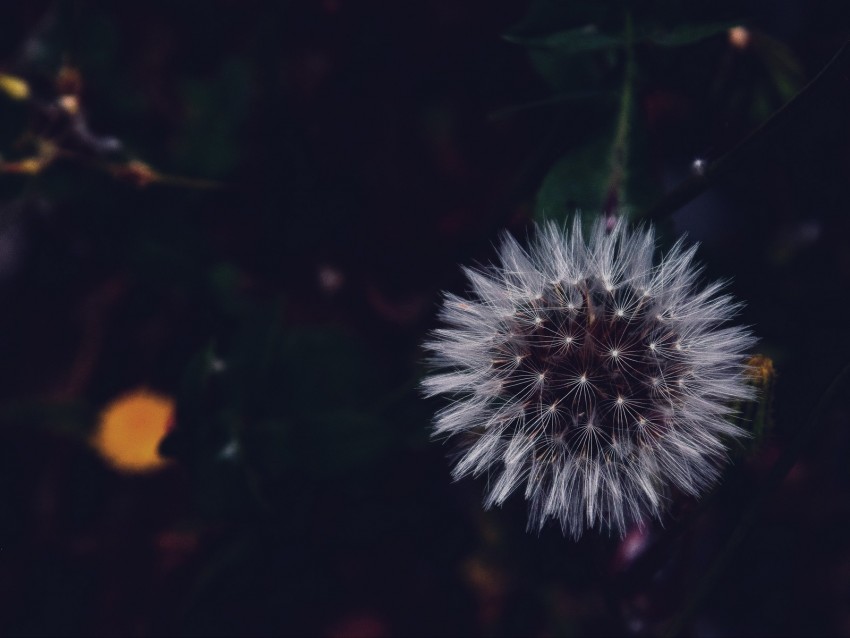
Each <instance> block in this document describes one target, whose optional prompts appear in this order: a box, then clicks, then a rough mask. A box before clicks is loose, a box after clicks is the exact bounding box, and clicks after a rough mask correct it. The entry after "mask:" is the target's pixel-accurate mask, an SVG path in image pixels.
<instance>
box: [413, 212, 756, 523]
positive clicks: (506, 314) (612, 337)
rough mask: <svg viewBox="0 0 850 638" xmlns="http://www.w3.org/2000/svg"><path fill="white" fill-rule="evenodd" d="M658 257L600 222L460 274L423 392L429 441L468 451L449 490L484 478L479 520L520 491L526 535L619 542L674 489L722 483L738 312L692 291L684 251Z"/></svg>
mask: <svg viewBox="0 0 850 638" xmlns="http://www.w3.org/2000/svg"><path fill="white" fill-rule="evenodd" d="M654 251H655V243H654V234H653V230H652V228H651V227H650V228H645V229H638V230H635V231H629V230H627V229H626V228H625V226H624V225H623V224H622V223H617V224H616V225H614V227H613V228H611V229H609V228H606V225H605V223H604V222H599V223H597V224H596V225H595V226H594V228H593V230H592V231H591V235H590V237H589V239H588V241H585V240H584V238H583V236H582V231H581V226H580V224H579V223H578V222H576V223H575V224H574V225H573V227H572V230H571V231H569V232H567V231H564V230H561V229H560V228H559V227H557V226H556V225H555V224H551V223H550V224H546V225H544V226H542V227H540V228H538V229H537V235H536V239H534V240H533V241H532V243H531V246H530V248H529V250H527V251H526V250H524V249H523V248H521V247H520V245H519V244H518V243H517V242H516V240H514V239H513V238H512V237H511V236H509V235H506V236H505V237H504V240H503V242H502V245H501V247H500V251H499V257H500V265H498V266H490V267H488V268H486V269H483V270H480V271H474V270H467V271H466V272H467V275H468V277H469V279H470V281H471V284H472V291H471V294H470V297H469V298H468V299H460V298H458V297H455V296H453V295H448V296H447V298H446V302H445V304H444V305H443V308H442V310H441V317H442V320H443V322H444V323H445V324H446V325H445V327H443V328H441V329H439V330H437V331H435V332H434V334H433V336H432V338H431V339H430V340H429V341H428V342H427V343H426V344H425V347H426V349H427V350H428V351H429V352H430V353H431V363H432V365H433V368H434V372H433V374H431V376H429V377H428V378H426V379H425V381H424V382H423V388H424V390H425V392H426V394H428V395H429V396H434V395H446V396H448V397H450V398H451V401H452V402H451V404H450V405H449V406H448V407H446V408H444V409H442V410H441V411H439V412H438V414H437V417H436V419H435V426H434V432H435V434H436V435H441V436H447V437H452V436H457V435H464V434H466V435H467V436H458V438H459V439H461V440H463V441H464V442H463V443H462V444H461V450H460V451H461V454H460V456H459V458H458V461H457V463H456V465H455V467H454V470H453V475H454V477H455V478H456V479H459V478H461V477H463V476H466V475H480V474H485V473H486V474H488V475H489V476H490V478H491V480H490V481H488V485H489V486H490V487H489V491H488V494H487V497H486V498H485V506H487V507H490V506H492V505H501V504H502V503H503V502H504V501H505V500H506V499H507V498H508V496H509V495H510V494H511V493H512V492H514V491H515V490H516V489H517V488H519V487H520V486H524V493H525V498H526V499H527V500H528V501H529V504H530V514H529V528H531V529H540V528H542V526H543V525H544V524H545V523H546V521H547V520H549V519H554V520H557V521H558V522H559V523H560V526H561V529H562V530H563V532H564V533H565V534H566V533H570V534H571V535H572V536H573V537H575V538H578V537H579V536H581V534H582V533H583V532H584V531H585V530H586V529H590V528H599V529H601V530H608V531H609V532H615V533H617V534H619V535H621V536H622V535H624V534H625V533H626V532H627V531H628V529H629V527H630V526H631V525H632V524H634V523H636V522H641V521H645V520H646V519H647V518H649V517H656V518H658V517H660V516H661V514H662V513H663V510H664V505H665V501H666V500H667V494H668V493H669V491H670V489H671V488H676V489H678V490H681V491H683V492H684V493H686V494H690V495H694V496H697V495H699V494H701V493H703V492H704V491H705V490H706V489H707V488H708V487H709V486H710V485H712V484H713V483H715V482H716V481H717V479H718V478H719V475H720V469H721V466H722V462H723V460H724V457H725V443H724V439H725V438H726V437H739V436H744V435H745V433H744V431H743V430H741V429H740V428H738V427H737V426H735V425H733V424H731V423H730V422H729V421H728V417H729V414H730V413H731V411H732V408H731V407H729V406H730V405H731V404H733V403H735V402H737V401H741V400H746V399H750V398H752V395H753V390H752V387H751V385H749V384H748V383H747V377H746V373H745V357H744V352H745V351H746V350H747V349H748V348H749V347H750V346H751V345H752V344H753V342H754V338H753V336H752V335H751V333H750V332H749V331H748V330H747V329H745V328H741V327H728V326H724V325H723V324H725V323H726V322H728V321H729V320H730V319H732V318H733V317H734V316H735V314H736V313H737V311H738V309H739V307H740V306H739V304H737V303H735V302H734V301H733V300H732V299H731V298H730V297H729V296H728V295H721V294H719V291H720V289H721V288H722V285H720V284H717V283H714V284H710V285H708V286H706V287H704V288H701V287H700V286H699V285H698V284H697V278H698V275H699V272H700V269H699V267H698V266H695V265H694V263H693V259H694V255H695V247H691V248H685V247H684V245H683V243H682V242H681V241H680V242H679V243H677V244H676V245H675V246H674V247H673V249H672V250H671V251H670V252H669V253H667V255H666V256H664V257H663V258H662V259H661V260H660V261H659V262H658V263H657V264H656V265H653V257H654ZM484 335H487V338H483V336H484Z"/></svg>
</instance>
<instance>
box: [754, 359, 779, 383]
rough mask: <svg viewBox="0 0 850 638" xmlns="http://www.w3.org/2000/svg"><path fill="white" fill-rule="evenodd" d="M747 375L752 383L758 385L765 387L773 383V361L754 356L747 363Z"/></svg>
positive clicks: (774, 370) (774, 372) (774, 371)
mask: <svg viewBox="0 0 850 638" xmlns="http://www.w3.org/2000/svg"><path fill="white" fill-rule="evenodd" d="M747 374H748V375H749V376H750V378H751V379H753V381H756V382H757V383H759V384H760V385H766V384H767V383H769V382H771V381H773V378H774V377H775V376H776V369H775V368H774V367H773V361H772V360H771V359H770V357H766V356H764V355H763V354H756V355H753V356H752V357H750V358H749V360H748V361H747Z"/></svg>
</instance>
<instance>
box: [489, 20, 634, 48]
mask: <svg viewBox="0 0 850 638" xmlns="http://www.w3.org/2000/svg"><path fill="white" fill-rule="evenodd" d="M503 37H504V38H505V40H507V41H508V42H513V43H514V44H522V45H525V46H530V47H541V48H552V49H559V50H560V51H561V52H562V53H566V54H568V55H571V54H575V53H582V52H585V51H600V50H607V49H615V48H618V47H621V46H622V45H623V38H622V36H620V35H610V34H607V33H601V32H600V31H599V29H598V27H596V25H593V24H588V25H585V26H583V27H578V28H574V29H565V30H562V31H556V32H554V33H546V34H543V35H521V34H511V33H508V34H505V35H504V36H503Z"/></svg>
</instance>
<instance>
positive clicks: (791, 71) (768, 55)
mask: <svg viewBox="0 0 850 638" xmlns="http://www.w3.org/2000/svg"><path fill="white" fill-rule="evenodd" d="M752 42H753V51H755V53H756V55H757V56H758V57H759V59H761V61H762V63H763V64H764V65H765V67H766V68H767V70H768V73H770V78H771V80H772V81H773V85H774V86H775V87H776V90H777V91H778V93H779V96H780V99H781V100H782V102H786V101H788V100H790V99H791V98H792V97H794V96H795V95H796V94H797V93H798V92H799V91H800V89H801V88H802V87H803V83H804V80H805V76H804V74H803V66H802V65H801V64H800V61H799V60H798V59H797V56H795V55H794V52H793V51H792V50H791V49H790V48H789V47H788V46H787V45H786V44H785V43H783V42H780V41H779V40H777V39H776V38H772V37H770V36H768V35H765V34H764V33H758V32H757V33H754V34H753V40H752Z"/></svg>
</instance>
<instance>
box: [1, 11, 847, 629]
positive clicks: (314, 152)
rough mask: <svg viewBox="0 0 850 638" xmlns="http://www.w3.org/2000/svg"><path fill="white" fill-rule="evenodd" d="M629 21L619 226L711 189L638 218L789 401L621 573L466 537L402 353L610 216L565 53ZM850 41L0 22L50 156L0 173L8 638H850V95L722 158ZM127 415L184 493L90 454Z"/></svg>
mask: <svg viewBox="0 0 850 638" xmlns="http://www.w3.org/2000/svg"><path fill="white" fill-rule="evenodd" d="M627 13H628V14H629V15H630V16H631V18H630V19H631V20H632V21H633V25H634V36H633V37H634V47H633V55H634V65H635V70H636V72H635V75H634V78H633V85H632V89H633V96H634V97H633V109H632V110H631V112H630V113H629V117H630V121H631V125H630V128H629V131H630V143H629V149H628V150H629V152H628V158H627V164H628V168H629V182H628V187H627V188H626V187H624V189H623V191H622V192H621V193H620V197H619V199H618V202H617V203H618V204H619V205H621V206H622V207H623V210H625V211H627V213H628V215H629V216H630V217H632V218H633V219H640V218H641V217H642V216H643V215H645V214H647V213H649V214H653V213H652V211H657V210H659V209H658V208H653V206H654V205H655V204H656V203H657V202H659V201H665V200H664V199H663V198H664V194H665V193H667V192H669V191H671V190H672V189H673V188H674V187H675V186H676V184H678V183H680V182H681V181H682V180H685V179H687V178H688V177H689V175H693V174H694V169H693V166H692V163H693V161H694V160H695V159H702V160H704V161H706V162H707V163H708V164H711V163H712V162H715V161H717V160H721V164H720V165H721V166H724V167H725V170H724V171H722V172H720V173H716V174H713V176H711V179H710V186H711V187H710V188H708V189H707V190H705V191H704V192H702V191H701V192H702V194H701V195H699V196H698V197H696V198H694V199H692V200H691V201H689V202H688V203H687V204H686V205H684V206H681V207H679V206H676V207H675V210H674V211H669V212H665V213H663V214H660V215H658V216H657V219H656V221H657V224H658V226H659V229H660V232H661V244H662V245H668V246H669V244H670V243H672V241H673V240H675V238H676V237H677V236H678V235H679V234H680V233H682V232H687V233H688V234H689V236H690V237H691V239H694V240H699V241H701V242H702V247H701V249H700V253H699V254H700V258H701V259H702V261H703V262H704V263H705V264H706V270H707V276H710V277H724V278H730V279H731V283H730V286H729V288H730V291H731V292H732V293H733V294H734V295H735V296H736V297H738V298H740V299H742V300H744V301H746V304H747V305H746V308H745V310H744V311H743V313H742V319H741V320H742V321H743V322H744V323H747V324H750V325H752V326H753V330H754V331H755V332H756V334H757V335H758V336H759V337H760V343H759V345H758V346H757V348H756V351H757V352H759V353H761V354H764V355H766V356H768V357H770V358H771V359H772V360H773V363H774V364H775V366H776V370H777V373H776V378H775V385H774V386H773V388H772V390H771V389H769V388H768V389H767V390H766V391H765V393H764V399H763V401H764V405H765V406H767V407H769V408H770V412H771V414H772V418H768V419H766V420H764V425H765V426H766V427H767V433H766V434H765V435H764V436H763V437H761V438H759V439H758V440H757V441H755V442H754V444H753V445H752V446H750V449H748V450H743V451H742V450H733V452H732V453H731V456H732V460H733V461H734V463H733V464H732V465H731V467H730V469H729V471H728V472H727V474H726V475H725V476H724V480H723V483H722V484H721V486H720V487H718V489H717V490H716V491H715V492H714V493H712V494H711V495H708V496H706V498H705V499H703V501H701V502H698V503H697V502H693V501H689V500H687V499H678V501H677V502H675V503H674V506H673V508H672V511H671V513H670V514H669V516H668V517H667V518H665V520H664V522H663V525H662V524H659V523H653V524H652V525H651V526H650V527H649V529H648V530H647V531H646V532H644V533H642V534H633V535H630V536H629V537H627V541H626V542H621V541H620V539H618V538H609V537H606V536H604V535H602V536H600V535H598V534H597V533H595V532H593V533H589V534H587V535H586V536H585V537H583V538H582V539H581V540H580V541H578V542H576V541H573V540H572V539H569V538H564V537H563V536H562V535H561V533H560V530H559V529H557V526H554V525H553V526H551V527H547V528H545V529H544V530H543V531H542V532H541V533H540V534H539V535H537V534H534V533H526V532H525V524H526V510H525V503H524V502H523V501H522V499H521V498H520V497H519V496H516V497H514V498H513V499H512V500H511V501H510V502H509V504H508V505H506V506H505V508H504V509H501V510H496V511H491V512H485V511H483V510H482V508H481V497H482V492H483V487H484V479H483V478H482V479H481V480H480V481H475V480H464V481H461V482H460V483H457V484H453V483H452V482H451V479H450V474H449V471H450V461H449V458H448V454H449V451H450V449H451V448H450V445H449V446H446V445H441V444H440V443H437V442H430V441H429V424H430V419H431V416H432V415H433V412H434V411H435V410H436V409H438V408H439V407H440V405H441V403H440V401H437V400H428V401H426V400H424V399H422V398H421V396H420V395H419V393H418V391H417V384H418V381H419V379H421V377H422V375H423V374H424V371H425V368H424V366H423V363H422V359H423V352H422V351H421V349H420V344H421V342H422V340H423V339H424V338H425V336H426V334H427V332H428V330H429V329H431V328H433V327H435V325H436V320H435V313H436V309H437V307H438V301H439V291H441V290H451V291H454V292H458V293H462V292H463V291H464V290H465V284H464V282H463V279H462V276H461V272H460V270H459V267H458V265H459V264H461V263H465V264H470V263H473V262H475V261H479V262H486V261H487V260H489V259H491V258H492V256H493V248H492V246H493V243H494V241H495V240H496V239H497V237H498V232H499V231H500V230H501V229H503V228H509V229H511V230H513V231H515V232H516V233H518V234H519V235H520V236H523V235H524V233H525V232H526V229H527V228H528V227H529V224H530V222H531V220H533V219H535V218H536V219H542V218H552V219H563V218H565V217H566V216H568V215H569V214H571V213H572V212H574V211H575V209H576V208H581V209H582V210H583V212H584V215H585V216H586V217H585V218H586V219H590V218H592V217H593V216H594V215H597V214H600V213H601V212H602V211H603V208H604V207H605V206H606V204H607V203H610V198H609V197H608V195H609V193H606V192H605V190H604V188H605V184H606V183H607V181H606V180H607V178H606V174H607V171H609V170H610V164H609V161H608V160H609V152H610V144H609V140H610V136H611V133H612V131H613V125H614V123H615V122H616V118H617V113H618V104H620V97H621V93H622V86H623V77H624V69H625V64H626V62H625V59H624V55H625V54H624V53H623V49H622V48H616V47H607V48H606V47H595V48H594V47H588V46H587V39H586V38H585V36H587V33H588V32H587V31H585V32H582V33H584V35H581V36H577V35H576V30H580V29H581V28H582V27H584V26H585V25H595V26H596V31H595V32H594V33H602V34H622V33H623V28H624V27H623V25H624V24H625V21H626V19H627V18H626V14H627ZM844 14H845V5H844V3H840V2H835V3H826V2H806V1H803V0H784V1H782V2H755V1H753V2H743V3H741V2H713V3H674V2H664V1H660V0H659V1H656V2H638V3H625V2H608V3H600V2H564V3H558V2H544V1H541V0H537V1H534V2H483V1H482V2H456V1H452V0H444V1H429V2H424V1H423V2H404V3H402V2H354V1H352V0H323V1H318V0H316V1H306V0H305V1H303V2H289V3H284V2H281V3H260V2H226V1H221V2H203V3H201V2H185V3H135V2H127V3H99V2H60V3H46V2H30V3H16V4H4V5H3V6H2V7H0V72H3V73H6V74H11V75H14V76H17V77H20V78H23V79H25V80H26V81H27V82H28V84H29V86H30V87H31V90H32V98H31V99H30V100H26V101H16V100H13V99H11V98H9V97H8V96H6V95H5V94H0V158H2V160H3V161H4V162H14V161H18V160H20V159H22V158H26V157H30V156H35V155H37V154H38V153H39V148H43V146H42V147H40V146H39V144H40V143H43V142H44V141H49V142H50V143H51V144H52V145H53V146H54V147H55V148H59V149H60V150H61V153H60V154H59V156H58V157H57V158H56V159H55V160H54V161H52V162H51V163H50V164H49V165H45V166H44V168H43V169H42V170H39V171H37V172H36V173H34V174H24V175H21V174H17V173H16V172H15V171H14V170H10V169H9V167H10V166H11V164H2V165H0V166H5V168H4V170H3V171H2V172H0V361H2V365H0V601H2V602H0V632H2V633H3V634H8V635H18V634H26V635H45V634H49V635H52V634H56V635H77V634H82V635H92V634H97V635H101V634H102V635H175V634H201V635H270V634H287V635H289V634H296V635H304V634H308V635H324V636H344V635H347V636H352V635H364V636H366V635H371V636H389V635H459V634H475V635H478V634H483V635H535V636H538V635H539V636H548V635H609V634H634V635H654V634H656V633H659V632H661V631H663V630H664V628H665V627H669V626H670V625H668V624H667V623H669V622H671V620H672V619H674V618H677V617H684V618H685V620H684V621H683V622H684V625H683V627H684V628H683V631H684V632H685V633H691V634H694V635H741V634H773V635H775V634H792V635H801V634H840V635H850V542H848V538H850V537H848V532H847V530H848V529H850V527H848V524H850V463H848V454H850V428H848V408H847V403H846V401H844V400H843V399H844V398H845V397H846V395H847V391H848V388H847V384H844V385H843V386H839V387H838V388H837V389H836V390H834V391H833V392H827V387H828V386H829V385H830V383H831V382H832V381H833V380H834V379H836V377H837V376H838V375H839V373H840V371H841V370H842V367H843V366H844V365H846V364H847V356H848V353H850V348H849V347H848V345H850V339H848V325H850V324H848V322H850V314H848V309H850V304H848V303H847V301H846V296H847V294H848V292H850V288H848V284H850V215H848V213H850V197H848V195H850V117H848V113H850V63H848V61H847V60H846V57H847V56H846V55H845V56H844V57H843V58H840V59H838V60H837V61H836V63H835V64H834V65H833V66H832V67H830V69H831V70H830V72H828V73H826V74H824V76H822V77H821V78H820V79H819V80H817V81H816V82H815V83H814V84H813V85H812V87H811V88H810V89H808V90H806V91H805V92H804V93H803V94H802V95H801V96H800V97H799V98H798V99H797V100H795V101H794V102H793V103H792V106H790V107H787V108H786V109H785V110H784V111H783V112H782V115H780V117H779V118H778V119H774V120H773V122H777V121H778V122H779V124H778V125H775V126H774V125H769V126H768V127H766V128H765V129H762V130H761V132H760V133H756V134H755V136H754V137H753V138H751V142H748V143H747V144H746V145H745V146H744V147H742V148H739V147H738V146H737V145H738V144H739V143H740V142H741V141H742V140H744V139H745V138H746V137H747V135H749V134H750V133H752V132H753V131H755V130H756V129H757V128H758V127H759V126H760V125H761V124H762V123H764V122H765V121H767V120H768V118H769V117H770V116H771V114H773V113H774V112H776V111H777V110H778V109H780V108H781V107H782V105H783V104H786V103H787V102H788V101H789V100H791V99H792V98H793V96H794V95H796V94H797V92H798V91H799V90H800V89H802V88H803V87H804V86H805V85H806V83H807V82H809V81H810V80H812V79H813V78H814V77H815V76H816V75H817V74H818V72H819V71H820V70H821V69H822V68H823V67H824V66H825V65H827V63H828V62H829V61H830V59H831V58H832V56H833V55H834V54H835V53H836V52H837V51H838V50H839V48H840V47H841V46H842V44H843V43H844V40H845V39H846V37H847V36H848V33H850V28H848V27H850V20H848V19H847V16H845V15H844ZM734 24H741V25H744V26H745V27H746V29H747V33H748V34H749V37H750V40H749V41H748V42H747V43H746V44H745V45H744V46H735V45H734V44H733V43H732V42H731V41H730V39H729V36H728V27H729V26H731V25H734ZM565 31H566V32H569V33H570V34H571V35H570V37H569V38H566V39H564V41H562V42H560V43H559V44H557V45H554V44H552V42H551V41H546V40H545V38H546V37H547V36H549V35H551V34H553V33H559V32H565ZM504 34H509V35H510V37H509V38H508V39H505V38H503V37H502V36H503V35H504ZM674 36H675V37H674ZM541 39H542V40H541ZM582 47H584V48H582ZM62 95H73V96H75V97H76V98H78V99H79V103H80V104H81V106H82V110H81V112H80V114H79V115H78V116H73V117H72V116H69V115H67V114H63V112H62V111H61V110H57V108H56V104H57V103H58V102H57V100H58V99H59V98H60V97H61V96H62ZM727 153H731V155H730V156H728V157H731V159H727V160H722V159H721V158H723V157H724V156H725V155H726V154H727ZM132 161H136V162H143V163H144V165H145V166H147V167H152V169H153V170H155V171H157V173H156V175H165V176H167V177H165V178H162V179H158V178H156V176H154V177H151V179H149V180H146V179H145V176H144V175H143V174H141V173H139V169H138V167H139V166H140V164H131V163H130V162H132ZM724 161H725V162H726V163H725V164H723V163H722V162H724ZM132 167H136V168H135V169H133V168H132ZM134 170H135V172H134ZM146 175H148V177H150V176H151V175H152V174H146ZM667 201H669V200H667ZM213 360H216V361H219V362H221V363H223V366H215V365H212V364H211V361H213ZM222 367H223V369H221V368H222ZM138 387H147V388H150V389H152V390H155V391H158V392H160V393H162V394H164V395H167V396H170V397H174V398H175V400H176V402H177V418H176V427H175V428H174V430H173V431H172V432H171V434H170V435H169V436H168V437H167V439H166V440H165V441H164V442H163V444H162V452H163V454H165V455H167V456H169V457H171V458H173V459H175V462H174V463H173V464H172V465H171V466H170V467H168V468H166V469H165V470H162V471H160V472H157V473H154V474H150V475H140V476H137V475H127V474H122V473H119V472H117V471H115V470H113V469H111V468H110V467H109V466H108V465H107V464H105V463H104V462H103V461H102V460H101V459H100V457H99V456H98V455H97V454H96V452H95V451H94V450H92V449H91V447H90V446H89V445H88V444H87V438H88V436H89V434H90V432H91V431H92V429H93V428H94V426H95V424H96V423H97V419H98V416H97V415H98V413H99V412H100V411H101V409H102V408H103V407H104V406H105V405H106V404H107V403H108V402H110V401H111V400H113V399H114V398H115V397H117V396H120V395H121V394H123V393H125V392H127V391H129V390H132V389H134V388H138ZM819 402H820V403H819ZM816 405H820V406H821V410H820V412H819V414H818V418H816V419H811V418H810V415H811V414H812V413H813V410H814V409H815V407H816ZM805 431H809V432H810V436H808V437H805V436H804V437H801V438H795V437H796V436H797V433H799V432H805ZM227 449H230V450H236V451H237V453H236V454H223V451H224V450H227ZM786 462H787V464H788V465H789V466H791V470H790V472H788V473H787V476H785V474H784V473H779V474H776V475H772V474H771V468H773V467H776V464H777V463H780V464H781V463H786ZM776 476H778V479H777V478H776ZM771 477H773V478H771ZM780 479H781V480H780ZM760 486H767V488H765V489H766V491H765V494H766V496H765V500H764V501H763V504H764V507H763V508H762V509H761V510H759V511H758V512H757V516H755V518H754V519H753V522H752V524H751V525H749V526H748V527H747V529H746V531H747V534H746V536H745V538H744V540H743V541H742V542H741V543H739V544H737V545H735V546H734V547H733V548H732V551H731V553H729V554H726V555H722V556H721V557H720V558H718V557H717V551H718V549H719V548H721V547H723V546H724V543H726V541H727V539H728V538H729V537H730V535H731V534H732V532H733V529H734V528H735V525H736V524H737V523H738V522H739V521H741V520H742V519H745V518H746V516H747V514H746V513H747V512H751V511H753V507H754V505H753V503H757V504H758V503H762V501H759V500H758V498H757V497H755V496H754V494H757V493H758V490H759V489H760ZM631 549H637V550H639V551H638V553H639V554H640V556H638V557H637V558H635V557H634V556H633V555H632V554H630V550H631ZM713 566H716V567H718V569H719V570H720V571H719V572H718V574H719V576H718V579H717V580H715V581H713V582H712V583H711V585H712V586H711V587H710V588H709V589H708V590H706V591H707V593H706V596H703V597H697V596H696V594H695V592H696V591H697V590H698V588H699V586H700V585H699V584H700V582H702V581H701V579H702V578H703V576H704V574H705V573H706V572H707V571H708V570H709V569H711V568H712V567H713ZM685 611H686V612H687V613H685ZM683 613H685V616H681V614H683Z"/></svg>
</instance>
